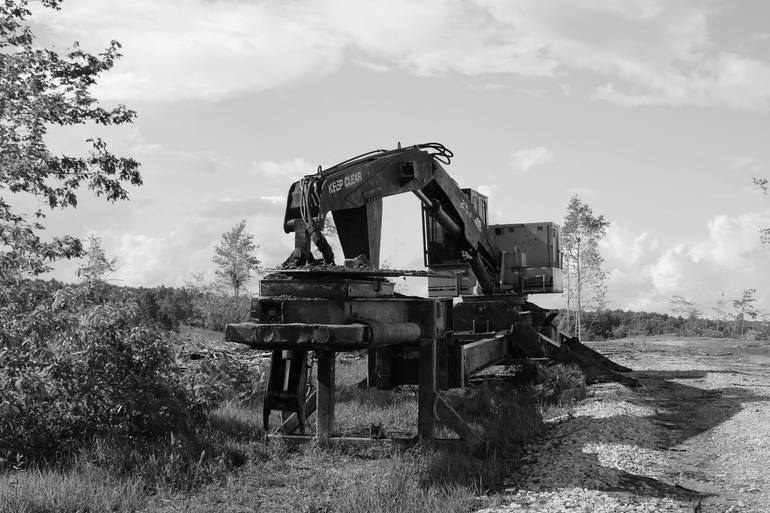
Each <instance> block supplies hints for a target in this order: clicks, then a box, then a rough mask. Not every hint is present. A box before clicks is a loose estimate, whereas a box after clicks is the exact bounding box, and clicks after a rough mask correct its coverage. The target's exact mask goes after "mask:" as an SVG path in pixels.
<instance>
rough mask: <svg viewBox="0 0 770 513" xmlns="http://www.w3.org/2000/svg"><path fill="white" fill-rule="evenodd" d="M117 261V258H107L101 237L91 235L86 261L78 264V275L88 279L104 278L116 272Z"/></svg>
mask: <svg viewBox="0 0 770 513" xmlns="http://www.w3.org/2000/svg"><path fill="white" fill-rule="evenodd" d="M117 261H118V260H117V258H107V254H106V253H105V252H104V249H103V248H102V239H101V237H97V236H95V235H90V236H89V237H88V249H86V251H85V255H84V262H83V263H81V264H80V265H79V266H78V276H80V277H82V278H83V279H85V280H86V281H94V280H103V279H104V277H105V276H107V275H108V274H110V273H113V272H115V270H116V269H117V267H116V264H117Z"/></svg>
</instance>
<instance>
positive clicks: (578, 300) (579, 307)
mask: <svg viewBox="0 0 770 513" xmlns="http://www.w3.org/2000/svg"><path fill="white" fill-rule="evenodd" d="M576 274H577V312H576V316H575V322H576V328H577V329H576V331H577V338H578V340H580V328H581V326H580V310H581V308H582V305H581V298H580V295H581V293H582V290H581V286H582V284H581V276H580V239H578V241H577V273H576Z"/></svg>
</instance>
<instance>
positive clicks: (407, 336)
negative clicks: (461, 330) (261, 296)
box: [225, 320, 422, 351]
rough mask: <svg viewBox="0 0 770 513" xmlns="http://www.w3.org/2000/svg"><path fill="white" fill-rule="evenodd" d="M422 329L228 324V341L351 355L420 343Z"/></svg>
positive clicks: (413, 326) (413, 325) (374, 325)
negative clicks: (364, 350)
mask: <svg viewBox="0 0 770 513" xmlns="http://www.w3.org/2000/svg"><path fill="white" fill-rule="evenodd" d="M421 334H422V329H421V328H420V325H419V324H417V323H414V322H403V323H383V322H378V321H371V320H368V321H362V322H360V323H352V324H304V323H290V324H260V323H256V322H242V323H240V324H228V325H227V328H226V329H225V340H227V341H228V342H238V343H241V344H246V345H248V346H251V347H253V348H255V349H318V348H321V347H326V348H331V349H336V350H343V351H350V350H356V349H366V348H369V347H380V346H387V345H394V344H404V343H409V342H415V341H417V340H419V338H420V336H421Z"/></svg>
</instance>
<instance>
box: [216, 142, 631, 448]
mask: <svg viewBox="0 0 770 513" xmlns="http://www.w3.org/2000/svg"><path fill="white" fill-rule="evenodd" d="M452 156H453V155H452V153H451V152H450V151H449V150H448V149H447V148H445V147H444V146H442V145H441V144H438V143H427V144H419V145H415V146H409V147H404V148H402V147H401V146H400V145H399V147H398V148H397V149H394V150H375V151H372V152H369V153H366V154H363V155H359V156H357V157H354V158H351V159H349V160H346V161H344V162H341V163H340V164H337V165H335V166H333V167H330V168H328V169H325V170H324V169H320V168H319V169H318V171H317V172H316V173H314V174H310V175H307V176H305V177H304V178H302V179H301V180H299V181H297V182H295V183H293V184H292V185H291V187H290V188H289V194H288V199H287V203H286V210H285V216H284V221H283V229H284V231H285V232H286V233H287V234H293V236H294V250H293V252H292V253H291V255H290V256H289V258H288V259H287V260H286V261H285V262H284V263H283V265H282V266H281V268H280V269H277V270H276V271H275V272H273V273H271V274H269V275H267V276H265V277H264V279H263V280H262V281H261V283H260V297H259V298H258V299H255V300H254V301H253V303H252V315H251V317H252V319H251V321H250V322H245V323H240V324H232V325H228V326H227V329H226V339H227V340H229V341H233V342H240V343H244V344H248V345H250V346H251V347H253V348H256V349H266V350H270V351H272V356H271V368H270V377H269V380H268V386H267V390H266V393H265V401H264V423H265V428H266V429H267V428H268V424H269V419H270V413H271V412H272V411H274V410H278V411H281V412H282V419H283V423H282V424H281V426H279V427H278V428H277V430H276V434H277V435H282V436H287V435H290V434H292V433H294V432H295V431H297V430H299V431H300V432H302V433H303V434H304V431H305V427H306V419H307V418H308V417H309V416H310V415H311V414H312V413H313V412H316V437H317V438H318V439H323V440H327V441H328V440H331V439H335V438H336V434H337V433H336V431H335V424H334V368H335V366H334V362H335V356H336V354H337V353H339V352H345V351H361V350H365V351H366V354H367V355H368V377H367V380H366V384H367V385H368V386H369V387H377V388H381V389H390V388H393V387H396V386H399V385H404V384H411V385H418V387H419V388H418V403H419V404H418V433H419V436H420V438H422V439H425V440H432V439H433V438H434V427H435V421H436V418H435V417H436V415H438V416H439V417H440V418H441V421H442V422H443V423H444V424H446V425H449V426H451V427H453V428H454V429H455V431H457V432H458V433H459V434H460V436H461V438H465V439H471V438H472V437H473V434H472V432H471V431H470V430H469V429H467V426H466V425H465V424H464V422H463V420H462V419H460V418H459V417H458V416H457V414H456V413H455V412H454V410H452V408H450V407H449V406H448V404H446V402H445V401H444V399H443V398H442V395H441V393H440V392H441V391H442V390H447V389H449V388H457V387H463V386H465V385H466V383H467V381H468V379H469V378H470V377H472V376H473V375H474V374H476V373H478V372H479V371H480V370H482V369H484V368H486V367H489V366H491V365H502V364H515V363H521V362H522V361H525V360H537V361H542V362H568V363H574V364H576V365H579V366H580V367H581V368H582V369H583V371H584V373H585V374H586V377H587V379H588V380H589V381H593V382H595V381H606V380H614V381H622V382H625V383H630V384H632V383H633V379H632V378H629V377H627V376H624V375H622V374H618V373H619V372H626V371H628V370H629V369H627V368H625V367H622V366H620V365H617V364H615V363H614V362H612V361H610V360H608V359H607V358H605V357H603V356H601V355H600V354H598V353H596V352H595V351H593V350H591V349H590V348H588V347H586V346H585V345H583V344H582V343H580V341H579V340H577V339H576V338H574V337H569V336H567V335H565V334H563V333H560V332H559V331H558V329H557V326H556V324H555V319H556V317H557V315H558V311H557V310H546V309H543V308H540V307H538V306H536V305H535V304H533V303H530V302H529V301H528V300H527V299H528V295H530V294H541V293H555V292H562V290H563V289H562V275H563V271H562V268H563V262H562V254H561V247H560V239H559V227H558V226H557V225H555V224H554V223H550V222H543V223H525V224H522V223H513V224H497V225H489V224H488V217H487V214H488V204H487V200H488V198H487V197H486V196H484V195H482V194H480V193H479V192H477V191H475V190H473V189H467V188H461V187H460V186H458V185H457V183H456V182H455V180H454V179H452V177H451V176H449V174H448V173H447V172H446V170H445V169H444V167H443V165H448V164H449V162H450V159H451V158H452ZM442 164H443V165H442ZM402 193H412V194H414V195H415V196H416V197H417V198H418V200H419V201H420V203H421V204H422V227H423V251H424V260H425V266H426V267H427V271H425V270H422V271H419V270H403V271H399V270H390V269H380V268H379V262H380V240H381V228H382V215H383V210H382V199H383V198H384V197H386V196H392V195H395V194H402ZM328 214H331V216H332V217H333V220H334V225H335V227H336V230H337V235H338V237H339V242H340V246H341V248H342V252H343V255H341V258H340V259H339V264H340V265H338V260H337V259H338V256H337V255H335V254H334V252H333V250H332V248H331V245H330V244H329V243H328V241H327V240H326V238H325V236H324V230H323V228H324V222H325V219H326V218H327V215H328ZM313 248H315V250H316V251H317V254H318V255H319V256H318V257H316V256H315V255H314V253H313ZM395 276H424V277H427V279H428V296H429V297H427V298H424V297H413V296H404V295H401V294H398V293H396V292H394V287H393V283H392V282H391V281H390V280H389V279H388V278H391V277H395ZM311 351H312V352H313V353H314V354H315V356H316V358H317V361H318V379H317V388H315V389H313V390H312V391H311V388H313V387H311V386H310V385H311V384H310V380H309V379H308V352H311Z"/></svg>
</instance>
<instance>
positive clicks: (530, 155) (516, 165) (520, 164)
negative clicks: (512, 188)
mask: <svg viewBox="0 0 770 513" xmlns="http://www.w3.org/2000/svg"><path fill="white" fill-rule="evenodd" d="M553 160H554V157H553V152H551V150H549V149H548V148H546V147H544V146H535V147H534V148H524V149H521V150H516V151H514V152H513V153H512V154H511V165H512V166H513V169H515V170H516V171H522V172H524V173H526V172H528V171H531V170H532V168H533V167H535V166H542V165H544V164H549V163H551V162H553Z"/></svg>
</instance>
